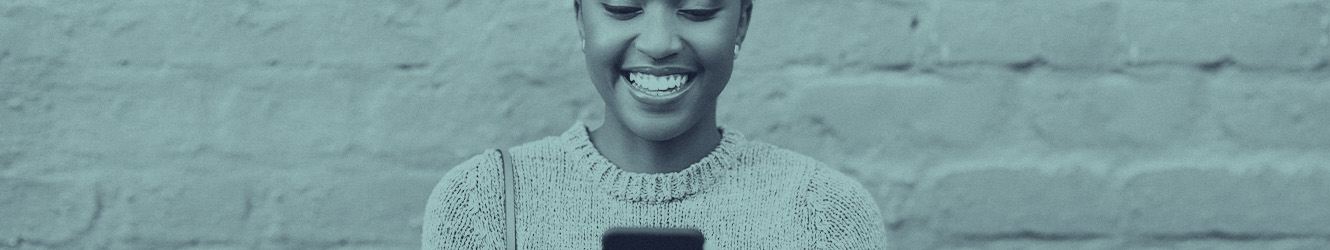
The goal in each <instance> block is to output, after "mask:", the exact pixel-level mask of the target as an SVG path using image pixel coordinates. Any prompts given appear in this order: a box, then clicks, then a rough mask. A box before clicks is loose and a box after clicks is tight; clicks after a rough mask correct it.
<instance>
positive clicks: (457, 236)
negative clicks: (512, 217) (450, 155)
mask: <svg viewBox="0 0 1330 250" xmlns="http://www.w3.org/2000/svg"><path fill="white" fill-rule="evenodd" d="M499 164H501V163H500V159H499V154H498V151H497V150H490V151H486V152H485V153H482V154H480V155H477V156H474V157H471V159H469V160H467V161H466V162H463V163H462V164H459V165H457V166H456V167H453V168H452V169H450V170H448V173H447V174H444V176H443V178H442V179H441V180H439V183H438V184H437V185H435V186H434V190H433V191H432V192H431V193H430V196H429V201H428V202H427V203H426V205H425V215H424V223H423V224H422V225H421V237H420V239H421V240H420V243H421V247H420V249H422V250H433V249H501V247H502V246H503V244H502V240H503V239H502V235H501V234H500V232H501V231H500V230H501V229H502V227H503V224H502V223H503V218H501V216H503V206H502V205H500V204H501V202H502V200H501V199H502V197H501V196H502V195H503V191H502V190H500V189H499V188H501V186H500V185H501V184H502V183H499V182H500V181H501V180H500V177H501V175H502V173H500V171H501V166H499Z"/></svg>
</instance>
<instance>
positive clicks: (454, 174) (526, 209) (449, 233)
mask: <svg viewBox="0 0 1330 250" xmlns="http://www.w3.org/2000/svg"><path fill="white" fill-rule="evenodd" d="M719 132H720V133H721V134H722V139H721V142H720V144H719V146H717V147H716V149H715V150H714V151H712V152H711V153H710V154H709V155H707V156H706V157H704V158H703V159H702V160H700V161H698V162H697V163H694V164H692V165H690V166H689V167H687V168H685V169H684V170H681V171H678V172H671V173H634V172H627V171H624V170H622V169H620V168H619V167H617V166H615V165H614V164H613V163H610V162H609V160H607V159H605V157H603V156H602V155H601V154H600V152H599V151H597V150H596V148H595V147H594V146H593V145H592V143H591V140H590V137H589V136H588V132H587V128H586V127H585V125H583V124H582V123H578V124H576V125H574V126H573V127H572V128H571V129H569V130H568V131H567V132H564V133H563V134H562V135H559V136H554V137H547V138H545V139H541V140H538V141H534V142H530V143H526V144H523V145H520V146H517V147H514V148H512V149H510V150H507V151H504V152H505V153H507V154H508V155H505V157H512V162H513V165H514V169H513V172H514V176H513V177H514V180H515V182H514V196H515V197H516V198H515V200H514V202H515V206H514V209H513V211H514V217H515V220H516V223H515V224H516V225H517V236H516V238H517V243H518V248H520V249H600V248H601V243H600V241H601V236H602V235H603V234H604V233H605V231H606V230H607V229H609V228H612V227H687V228H696V229H699V230H700V231H701V232H702V234H703V235H704V237H705V238H706V243H705V248H706V249H882V248H885V245H884V239H883V238H884V237H885V231H884V230H885V228H884V227H883V223H882V222H883V221H882V218H881V215H880V214H879V210H878V207H877V205H876V203H874V202H873V200H872V198H871V197H870V196H869V195H868V192H867V191H866V190H864V188H863V187H862V186H861V185H860V184H859V183H858V182H855V181H854V180H853V179H851V178H849V177H848V176H845V175H844V174H841V173H840V172H837V171H835V170H832V169H830V168H828V167H827V166H825V165H824V164H822V163H820V162H818V161H816V160H814V159H812V158H810V157H807V156H803V155H800V154H798V153H794V152H792V151H788V150H785V149H781V148H777V147H775V146H772V145H770V144H766V143H761V142H755V141H747V140H745V139H744V137H743V135H741V134H739V133H738V132H734V131H732V130H729V129H726V128H724V127H721V128H720V131H719ZM501 164H502V161H501V159H500V158H499V152H498V151H497V150H490V151H487V152H485V153H482V154H480V155H477V156H475V157H472V158H471V159H469V160H467V161H466V162H463V163H462V164H460V165H458V166H456V167H454V168H453V169H451V170H449V171H448V172H447V173H446V174H445V175H444V177H443V178H442V180H440V181H439V183H438V185H437V186H435V187H434V191H433V193H432V194H431V195H430V197H429V201H428V204H427V205H426V209H425V215H424V224H423V226H422V231H423V232H422V237H421V238H422V240H421V243H422V249H502V248H504V247H505V246H504V241H505V239H504V237H506V236H505V230H506V228H505V220H506V217H505V213H504V201H503V196H504V186H503V172H502V170H503V169H502V165H501Z"/></svg>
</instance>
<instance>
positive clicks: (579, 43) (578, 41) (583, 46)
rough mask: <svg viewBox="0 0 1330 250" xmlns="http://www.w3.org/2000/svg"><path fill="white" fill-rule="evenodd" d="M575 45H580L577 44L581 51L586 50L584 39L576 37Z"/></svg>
mask: <svg viewBox="0 0 1330 250" xmlns="http://www.w3.org/2000/svg"><path fill="white" fill-rule="evenodd" d="M577 45H580V46H578V48H579V49H581V50H582V51H586V39H578V40H577Z"/></svg>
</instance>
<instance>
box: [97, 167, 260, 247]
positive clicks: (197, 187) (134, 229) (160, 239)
mask: <svg viewBox="0 0 1330 250" xmlns="http://www.w3.org/2000/svg"><path fill="white" fill-rule="evenodd" d="M258 184H259V182H258V181H256V180H254V179H253V178H246V177H240V176H227V175H222V174H213V175H199V174H190V173H182V172H176V171H164V170H156V171H143V174H139V175H135V176H117V177H115V178H110V179H108V185H111V186H117V187H118V188H117V189H118V190H119V195H118V196H117V199H116V200H114V201H113V202H109V203H108V209H107V213H106V217H107V220H106V226H105V227H106V228H108V229H110V230H112V232H114V234H112V235H109V236H110V237H115V239H117V241H119V244H127V245H129V246H148V245H177V244H196V243H209V244H215V243H217V242H228V241H233V240H240V239H245V238H247V237H252V230H250V227H249V226H248V225H247V224H246V223H247V221H248V220H249V219H250V218H251V215H252V214H253V211H254V209H255V207H256V201H257V199H258V198H259V197H255V196H257V192H259V191H261V190H256V189H255V187H257V186H259V185H258ZM204 225H206V226H204Z"/></svg>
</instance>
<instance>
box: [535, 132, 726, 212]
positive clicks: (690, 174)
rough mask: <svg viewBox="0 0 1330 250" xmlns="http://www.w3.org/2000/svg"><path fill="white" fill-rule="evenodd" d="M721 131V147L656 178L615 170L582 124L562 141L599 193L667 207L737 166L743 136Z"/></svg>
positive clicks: (712, 182)
mask: <svg viewBox="0 0 1330 250" xmlns="http://www.w3.org/2000/svg"><path fill="white" fill-rule="evenodd" d="M718 129H719V130H720V133H721V139H720V145H718V146H716V149H715V150H713V151H711V153H710V154H707V156H706V157H703V158H702V160H700V161H698V162H697V163H693V164H692V165H689V166H688V168H685V169H683V170H681V171H678V172H671V173H654V174H652V173H634V172H628V171H624V170H623V169H621V168H619V167H618V166H615V165H614V163H611V162H610V161H609V159H606V158H605V156H603V155H601V154H600V151H598V150H596V147H595V146H594V145H592V143H591V136H590V135H588V133H589V132H588V130H589V128H587V127H586V125H585V124H583V123H582V122H578V123H577V124H574V125H573V127H572V128H569V129H568V131H566V132H564V133H563V134H562V135H561V136H560V137H561V138H562V139H564V140H566V142H568V145H572V147H573V148H572V152H573V153H574V154H575V155H574V156H575V157H578V158H582V161H581V162H582V163H583V164H580V165H582V166H577V167H574V168H576V169H578V170H586V171H590V174H592V175H593V176H596V180H598V181H599V182H600V189H601V190H603V192H605V193H606V194H608V195H609V196H610V197H613V198H615V199H619V200H623V201H628V202H643V203H664V202H671V201H677V200H682V199H684V198H687V197H688V196H689V195H693V194H697V193H699V192H702V191H703V190H705V189H706V188H707V187H709V186H711V185H713V184H715V183H716V182H717V180H719V179H720V177H721V176H722V175H723V174H724V173H725V172H726V171H725V170H726V168H727V167H732V166H733V165H734V163H735V157H734V155H735V153H737V152H738V151H737V150H738V149H739V145H740V143H741V142H743V135H742V134H739V133H738V132H735V131H731V130H729V129H726V128H725V127H719V128H718ZM583 166H585V167H589V168H583Z"/></svg>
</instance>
